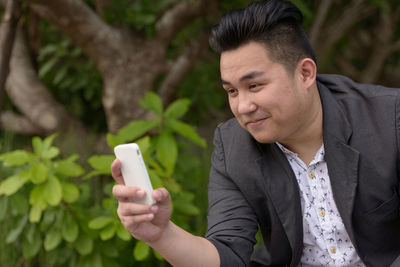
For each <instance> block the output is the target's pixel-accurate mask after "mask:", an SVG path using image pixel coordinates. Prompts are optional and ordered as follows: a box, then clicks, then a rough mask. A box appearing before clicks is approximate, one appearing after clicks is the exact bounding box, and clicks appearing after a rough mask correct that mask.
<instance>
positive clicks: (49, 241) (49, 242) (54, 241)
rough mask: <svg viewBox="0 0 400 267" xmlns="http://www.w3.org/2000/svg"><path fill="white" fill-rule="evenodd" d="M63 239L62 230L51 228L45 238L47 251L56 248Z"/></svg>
mask: <svg viewBox="0 0 400 267" xmlns="http://www.w3.org/2000/svg"><path fill="white" fill-rule="evenodd" d="M61 240H62V239H61V233H60V231H58V230H56V229H54V228H52V229H50V231H49V232H48V233H47V234H46V237H45V239H44V249H45V250H46V251H50V250H53V249H55V248H56V247H57V246H58V245H59V244H60V243H61Z"/></svg>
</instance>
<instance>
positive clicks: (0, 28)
mask: <svg viewBox="0 0 400 267" xmlns="http://www.w3.org/2000/svg"><path fill="white" fill-rule="evenodd" d="M21 13H22V12H21V2H20V1H19V0H8V1H7V5H6V8H5V12H4V15H3V19H2V22H1V25H0V47H1V49H0V108H1V105H2V103H3V95H4V85H5V83H6V79H7V76H8V73H9V70H10V66H9V64H10V58H11V51H12V47H13V44H14V37H15V32H16V29H17V24H18V20H19V18H20V17H21Z"/></svg>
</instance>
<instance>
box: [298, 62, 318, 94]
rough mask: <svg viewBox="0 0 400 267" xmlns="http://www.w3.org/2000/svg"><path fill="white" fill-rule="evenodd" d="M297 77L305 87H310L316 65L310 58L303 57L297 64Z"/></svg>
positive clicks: (313, 81) (313, 79)
mask: <svg viewBox="0 0 400 267" xmlns="http://www.w3.org/2000/svg"><path fill="white" fill-rule="evenodd" d="M297 72H298V74H299V78H300V80H301V82H302V84H303V85H304V87H305V88H307V89H308V88H310V87H311V86H312V85H313V84H314V83H315V79H316V77H317V66H316V65H315V62H314V61H313V60H312V59H311V58H303V59H302V60H301V61H300V62H299V64H298V65H297Z"/></svg>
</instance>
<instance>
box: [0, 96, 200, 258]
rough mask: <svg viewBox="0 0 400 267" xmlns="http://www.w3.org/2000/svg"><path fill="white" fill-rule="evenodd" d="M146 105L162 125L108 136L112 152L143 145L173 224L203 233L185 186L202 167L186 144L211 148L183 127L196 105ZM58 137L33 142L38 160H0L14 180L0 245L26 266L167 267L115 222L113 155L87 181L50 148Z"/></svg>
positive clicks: (1, 218) (10, 155) (4, 192)
mask: <svg viewBox="0 0 400 267" xmlns="http://www.w3.org/2000/svg"><path fill="white" fill-rule="evenodd" d="M140 104H141V105H142V106H143V107H144V108H147V109H149V110H152V111H154V113H155V114H156V115H157V117H156V118H155V119H153V120H149V121H133V122H131V123H130V124H128V125H126V126H125V127H123V128H122V129H120V131H119V132H118V133H117V134H116V135H111V134H108V136H107V140H108V143H109V145H110V146H111V147H114V146H116V145H118V144H120V143H126V142H131V141H135V142H137V143H138V144H139V146H140V148H141V150H142V153H143V157H144V159H145V162H146V163H147V164H148V171H149V175H150V179H151V181H152V184H153V187H154V188H158V187H166V188H167V189H168V190H169V191H170V192H171V196H172V199H173V208H174V212H173V215H172V219H173V220H174V221H175V222H176V223H177V224H179V225H181V226H182V227H184V228H186V229H188V230H191V231H193V232H196V231H199V230H198V229H193V227H192V225H195V226H196V227H197V226H198V224H197V225H196V222H195V216H198V215H200V213H201V211H200V209H199V208H198V207H197V206H196V205H195V204H194V200H195V194H194V193H193V192H190V191H188V190H186V188H187V187H190V185H189V186H188V185H185V184H184V183H182V181H188V179H187V177H184V176H186V175H189V174H190V172H191V169H190V168H189V169H188V166H190V164H188V163H190V162H192V165H193V164H194V165H193V166H194V167H196V168H202V167H203V166H202V163H201V162H199V161H198V159H197V156H195V155H193V154H192V155H191V154H190V153H188V152H187V151H189V150H188V149H187V148H188V143H187V142H186V140H190V141H192V142H193V143H194V144H196V145H198V146H200V147H202V148H205V147H206V143H205V141H204V140H203V139H202V138H201V137H199V136H198V135H197V133H196V131H195V129H194V128H193V127H192V126H191V125H189V124H186V123H184V122H182V121H181V120H180V119H181V118H182V116H183V115H184V114H185V113H186V112H187V110H188V108H189V105H190V101H189V100H187V99H179V100H177V101H175V102H174V103H172V104H171V105H170V106H169V107H168V108H166V109H165V110H164V109H163V107H162V104H161V100H160V98H159V97H158V96H157V95H156V94H154V93H149V94H147V95H146V97H145V99H143V100H141V101H140ZM55 137H56V135H52V136H49V137H47V138H45V139H41V138H39V137H34V138H33V139H32V147H33V151H32V152H29V151H25V150H15V151H11V152H7V153H4V154H1V155H0V161H2V162H3V165H4V167H5V168H6V169H5V171H6V172H9V173H10V175H9V176H8V177H7V178H5V179H4V180H3V181H2V182H1V184H0V222H2V223H3V222H7V225H8V227H11V229H9V231H8V233H7V235H6V238H5V240H4V241H1V242H5V243H6V244H8V245H11V246H13V247H14V248H15V251H16V253H17V254H19V255H20V256H21V258H22V259H23V262H25V263H26V265H27V266H30V265H32V264H33V265H40V266H47V265H56V266H64V265H68V266H126V265H129V264H131V263H132V262H133V261H134V260H136V261H137V262H138V261H144V260H146V262H147V263H148V262H150V261H151V262H152V265H154V264H156V261H159V262H160V264H163V263H162V257H161V256H160V255H159V254H158V253H157V252H155V251H152V249H151V248H149V247H148V246H147V245H146V244H145V243H143V242H140V241H134V240H132V238H131V235H130V234H129V233H128V232H127V231H126V230H125V228H124V227H123V226H122V224H121V222H120V220H119V218H118V216H117V213H116V209H117V202H116V200H115V198H114V197H113V196H112V194H111V188H112V186H113V184H114V183H113V181H112V179H110V178H109V176H110V164H111V162H112V161H113V160H114V158H115V157H114V155H93V156H92V157H90V158H89V159H88V163H89V164H90V166H91V167H92V168H93V169H92V170H91V171H89V172H87V173H85V171H84V169H83V168H82V167H81V166H80V165H79V164H78V163H76V160H77V159H78V156H77V155H72V156H70V157H68V158H66V159H63V158H60V151H59V149H58V148H57V147H55V146H53V145H52V143H53V140H54V138H55ZM182 137H183V138H182ZM184 150H185V151H186V152H185V155H184V159H183V160H182V161H181V160H180V158H181V153H182V152H183V151H184ZM182 164H184V165H185V166H183V165H182ZM193 166H192V167H193ZM203 168H204V167H203ZM188 170H189V172H188ZM204 173H205V172H200V175H203V174H204ZM195 175H196V174H195V173H193V177H195ZM106 176H107V178H108V180H107V181H108V182H107V183H105V184H104V185H103V191H104V194H103V197H102V199H101V201H100V203H98V202H96V199H95V198H94V197H93V184H95V185H98V184H100V185H102V183H101V180H102V179H103V178H104V177H106ZM198 177H199V176H198ZM189 181H190V180H189ZM186 183H187V182H186ZM187 184H188V183H187ZM204 191H205V190H204ZM202 230H203V229H201V230H200V231H202ZM129 251H131V252H129ZM132 257H133V258H134V259H132ZM13 264H14V265H15V263H13ZM143 264H145V263H143ZM10 265H11V264H10Z"/></svg>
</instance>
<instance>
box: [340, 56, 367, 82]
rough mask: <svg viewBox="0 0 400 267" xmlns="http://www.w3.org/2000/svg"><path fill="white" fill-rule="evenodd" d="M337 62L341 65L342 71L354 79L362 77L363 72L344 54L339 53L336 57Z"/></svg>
mask: <svg viewBox="0 0 400 267" xmlns="http://www.w3.org/2000/svg"><path fill="white" fill-rule="evenodd" d="M335 62H336V63H337V64H338V65H339V67H340V70H341V71H342V73H343V74H346V75H348V76H350V77H352V78H353V79H356V78H357V77H360V75H361V72H360V71H359V70H358V69H357V68H356V67H354V66H353V65H352V64H351V63H350V62H349V60H348V59H345V58H343V56H342V55H338V56H336V57H335Z"/></svg>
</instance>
